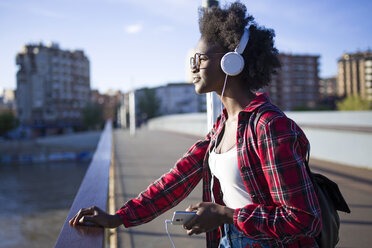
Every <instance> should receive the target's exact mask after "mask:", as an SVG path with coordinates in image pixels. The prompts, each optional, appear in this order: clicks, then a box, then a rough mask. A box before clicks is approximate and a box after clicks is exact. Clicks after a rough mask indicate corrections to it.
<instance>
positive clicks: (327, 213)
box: [305, 152, 351, 248]
mask: <svg viewBox="0 0 372 248" xmlns="http://www.w3.org/2000/svg"><path fill="white" fill-rule="evenodd" d="M305 166H306V170H307V173H308V174H309V176H310V178H311V181H312V183H313V185H314V189H315V193H316V195H317V197H318V202H319V205H320V210H321V214H322V230H321V232H320V234H319V235H318V236H317V237H316V242H317V243H318V245H319V247H320V248H333V247H336V245H337V243H338V241H339V235H338V233H339V229H340V217H339V215H338V213H337V211H342V212H346V213H350V212H351V211H350V209H349V206H348V205H347V203H346V201H345V199H344V197H343V196H342V194H341V191H340V189H339V188H338V185H337V183H335V182H333V181H332V180H330V179H329V178H327V177H326V176H324V175H322V174H318V173H312V172H311V171H310V167H309V152H308V155H307V158H306V160H305Z"/></svg>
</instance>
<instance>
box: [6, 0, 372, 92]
mask: <svg viewBox="0 0 372 248" xmlns="http://www.w3.org/2000/svg"><path fill="white" fill-rule="evenodd" d="M201 2H202V0H158V1H150V0H53V1H48V0H0V37H1V38H0V88H15V87H16V80H15V73H16V71H17V66H16V65H15V55H16V54H17V52H19V51H20V49H21V47H22V46H23V45H24V44H26V43H30V42H33V43H37V42H40V41H42V42H43V43H44V44H46V43H48V42H50V41H54V42H58V43H59V45H60V47H61V48H62V49H83V50H84V51H85V53H86V54H87V56H88V57H89V59H90V62H91V86H92V88H95V89H99V90H100V91H106V90H108V89H114V90H116V89H118V90H122V91H128V90H130V89H133V88H137V87H143V86H149V87H152V86H157V85H162V84H166V83H169V82H180V81H185V78H186V65H187V63H188V58H187V55H188V52H189V50H190V49H191V48H193V47H194V46H195V44H196V42H197V40H198V39H199V29H198V22H197V18H198V11H197V9H198V7H200V5H201ZM226 2H230V1H220V3H221V4H222V5H223V4H224V3H226ZM241 2H243V3H245V4H246V6H247V8H248V12H249V13H250V14H252V15H253V16H254V17H255V18H256V22H257V23H258V24H260V25H263V26H266V27H268V28H273V29H274V30H275V32H276V38H275V42H276V47H277V48H278V49H279V51H280V52H286V53H293V54H311V55H320V56H321V58H320V76H321V77H328V76H332V75H335V74H336V73H337V59H338V58H339V57H340V56H341V55H342V54H343V53H344V52H355V51H358V50H360V51H364V50H367V49H368V48H371V49H372V32H371V31H372V17H371V11H372V1H367V0H365V1H364V0H363V1H362V0H355V1H350V0H349V1H345V0H339V1H335V0H329V1H327V0H325V1H321V0H313V1H304V0H297V1H291V0H280V1H278V0H260V1H253V0H251V1H247V0H245V1H244V0H243V1H241Z"/></svg>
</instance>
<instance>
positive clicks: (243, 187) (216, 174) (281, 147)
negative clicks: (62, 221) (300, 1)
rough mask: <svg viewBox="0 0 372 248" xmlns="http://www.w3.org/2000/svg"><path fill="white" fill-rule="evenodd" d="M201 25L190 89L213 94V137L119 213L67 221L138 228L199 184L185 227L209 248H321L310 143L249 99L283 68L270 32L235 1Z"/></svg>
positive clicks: (271, 109) (86, 212)
mask: <svg viewBox="0 0 372 248" xmlns="http://www.w3.org/2000/svg"><path fill="white" fill-rule="evenodd" d="M199 25H200V32H201V38H200V40H199V42H198V44H197V47H196V51H197V53H196V54H195V55H194V57H192V58H191V70H192V73H193V83H194V85H195V91H196V92H197V93H198V94H201V93H207V92H212V91H214V92H216V93H217V94H218V95H219V96H220V98H221V100H222V103H223V105H224V106H225V109H224V110H223V113H222V114H221V115H220V116H219V118H218V119H217V121H216V123H215V125H214V127H213V129H212V130H211V131H210V133H209V134H208V135H207V136H206V138H205V139H204V140H201V141H198V142H197V143H196V144H195V145H193V146H192V147H191V148H190V149H189V151H188V152H187V153H186V154H185V155H184V157H183V158H181V159H180V160H179V161H178V162H177V163H176V165H175V166H174V168H173V169H172V170H171V171H170V172H169V173H167V174H165V175H163V176H162V177H161V178H160V179H158V180H157V181H156V182H154V183H153V184H151V185H150V186H149V187H148V188H147V190H146V191H144V192H142V193H141V194H140V195H139V196H138V197H137V198H136V199H132V200H130V201H128V202H127V203H125V204H124V206H123V207H122V208H121V209H120V210H119V211H117V213H116V214H115V215H108V214H106V213H105V212H103V211H102V210H100V209H98V208H96V207H91V208H88V209H82V210H81V211H80V212H79V213H78V214H77V215H76V216H75V217H74V218H73V219H72V220H71V221H70V223H71V224H72V225H76V224H78V223H79V222H84V221H90V222H94V223H97V224H99V225H102V226H105V227H117V226H119V225H121V224H124V226H125V227H130V226H135V225H139V224H142V223H145V222H148V221H151V220H152V219H154V218H155V217H156V216H158V215H160V214H161V213H163V212H165V211H167V210H169V209H170V208H172V207H174V206H176V205H177V204H178V203H179V202H180V201H181V200H183V199H184V198H185V197H186V196H187V195H188V194H189V193H190V192H191V191H192V190H193V189H194V187H195V186H196V185H197V184H198V182H199V181H200V180H201V179H202V180H203V190H204V192H203V201H202V202H200V203H197V204H195V205H192V206H190V207H189V208H188V209H187V210H188V211H196V212H197V215H196V216H195V217H194V218H193V219H192V220H191V221H189V222H188V223H186V224H185V225H184V228H185V229H187V233H188V234H189V235H192V234H199V233H202V232H207V234H206V237H207V247H317V244H316V242H315V239H314V236H316V235H317V234H318V233H319V231H320V228H321V223H320V209H319V204H318V201H317V198H316V195H315V193H314V189H313V186H312V183H311V181H310V178H309V176H308V175H307V173H306V168H305V166H304V160H305V159H306V154H307V152H308V148H309V143H308V140H307V139H306V136H305V135H304V133H303V132H302V130H301V129H300V128H299V127H298V126H297V125H296V124H295V123H294V122H293V121H292V120H290V119H288V118H287V117H286V116H285V115H284V113H283V112H281V111H280V110H279V109H278V108H277V107H275V106H274V105H273V104H271V103H270V102H269V100H268V98H267V96H266V95H265V94H254V93H253V91H254V90H257V89H259V88H262V87H264V86H266V85H268V83H269V81H270V79H271V75H272V74H273V73H275V69H276V68H277V67H278V66H279V62H278V58H277V50H276V49H275V48H274V45H273V37H274V33H273V31H272V30H269V29H265V28H262V27H258V26H257V25H256V24H255V23H254V22H253V17H252V16H250V15H248V16H247V15H246V7H245V6H244V5H243V4H241V3H239V2H237V3H233V4H231V5H230V6H228V7H227V8H225V9H219V8H215V7H214V8H212V9H211V10H210V11H205V12H203V11H201V15H200V20H199ZM234 50H236V51H237V53H241V55H242V57H243V60H242V61H243V62H244V64H239V63H241V61H240V59H239V58H237V57H236V56H238V55H236V54H234V55H231V56H232V58H229V56H227V57H225V54H226V53H228V52H231V51H234ZM221 60H222V61H224V62H222V64H221ZM230 60H231V61H230ZM236 60H237V61H236ZM239 65H241V67H242V71H241V72H239V71H240V70H239V69H240V68H239V67H240V66H239ZM231 70H232V71H231Z"/></svg>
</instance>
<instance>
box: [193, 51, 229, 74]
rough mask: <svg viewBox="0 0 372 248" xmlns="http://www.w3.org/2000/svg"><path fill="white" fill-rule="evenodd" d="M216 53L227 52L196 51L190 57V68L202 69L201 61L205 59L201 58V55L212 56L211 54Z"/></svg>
mask: <svg viewBox="0 0 372 248" xmlns="http://www.w3.org/2000/svg"><path fill="white" fill-rule="evenodd" d="M215 54H225V53H208V54H206V53H195V54H194V56H193V57H191V58H190V68H191V70H192V69H194V68H195V69H197V70H200V63H201V61H202V60H205V59H201V58H200V57H201V56H211V55H215Z"/></svg>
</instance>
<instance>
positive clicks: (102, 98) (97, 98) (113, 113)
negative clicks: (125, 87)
mask: <svg viewBox="0 0 372 248" xmlns="http://www.w3.org/2000/svg"><path fill="white" fill-rule="evenodd" d="M123 97H124V94H123V93H121V91H113V90H109V91H107V92H106V93H104V94H101V93H100V92H99V91H98V90H92V91H91V100H92V102H95V103H97V104H99V105H100V106H102V111H103V113H102V114H103V116H102V118H103V120H104V121H107V120H109V119H110V120H112V121H113V123H114V124H115V123H116V118H117V111H118V109H119V107H120V104H121V102H122V101H123V100H122V99H123Z"/></svg>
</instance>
